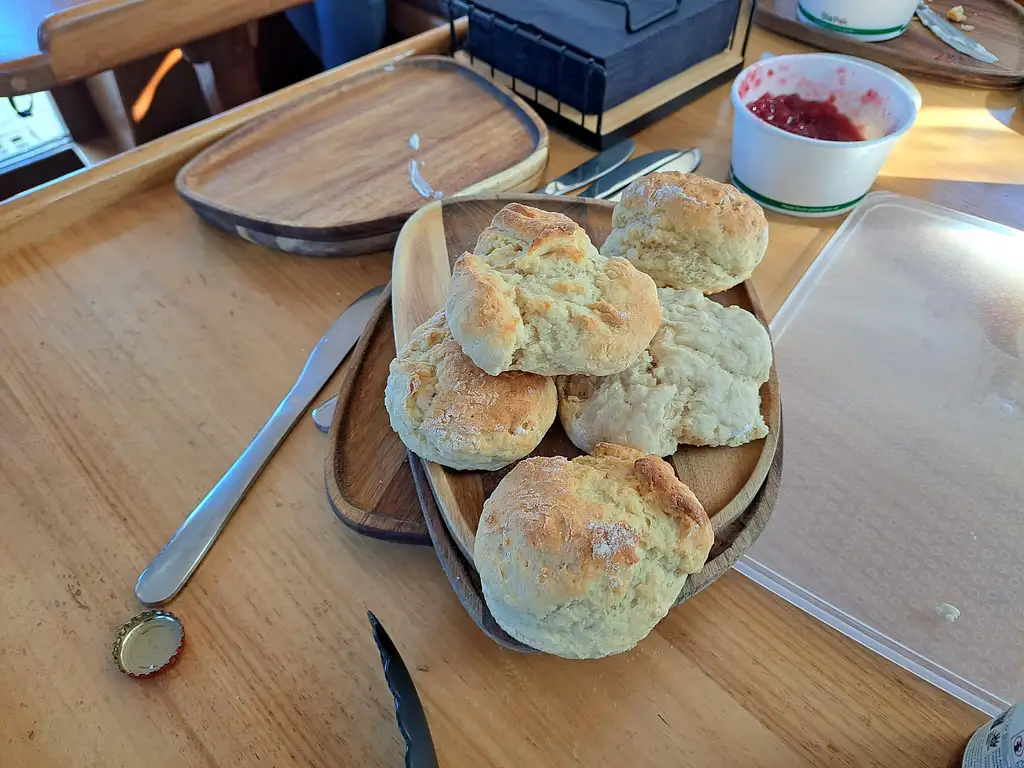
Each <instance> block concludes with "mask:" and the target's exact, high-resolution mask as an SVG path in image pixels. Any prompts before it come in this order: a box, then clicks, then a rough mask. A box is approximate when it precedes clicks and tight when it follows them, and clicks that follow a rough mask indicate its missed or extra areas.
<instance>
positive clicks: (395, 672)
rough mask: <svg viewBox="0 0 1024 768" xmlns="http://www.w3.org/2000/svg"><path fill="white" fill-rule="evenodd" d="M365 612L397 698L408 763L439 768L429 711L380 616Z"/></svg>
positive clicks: (414, 767)
mask: <svg viewBox="0 0 1024 768" xmlns="http://www.w3.org/2000/svg"><path fill="white" fill-rule="evenodd" d="M366 615H367V616H369V617H370V628H371V629H372V630H373V641H374V642H375V643H376V644H377V650H378V651H380V661H381V664H383V665H384V679H385V680H387V682H388V689H389V690H390V691H391V695H392V696H393V697H394V698H395V719H396V720H397V721H398V730H400V731H401V732H402V738H404V739H405V766H406V768H437V752H435V751H434V740H433V739H432V738H430V726H429V725H427V714H426V712H424V711H423V704H421V703H420V697H419V695H418V694H417V693H416V686H415V685H414V684H413V681H412V676H411V675H410V674H409V670H408V668H407V667H406V666H405V662H404V661H402V657H401V655H400V654H399V653H398V649H397V648H396V647H395V644H394V643H393V642H392V641H391V638H390V637H388V633H387V632H386V631H385V629H384V627H383V625H381V623H380V621H378V620H377V617H376V616H374V615H373V612H372V611H367V612H366Z"/></svg>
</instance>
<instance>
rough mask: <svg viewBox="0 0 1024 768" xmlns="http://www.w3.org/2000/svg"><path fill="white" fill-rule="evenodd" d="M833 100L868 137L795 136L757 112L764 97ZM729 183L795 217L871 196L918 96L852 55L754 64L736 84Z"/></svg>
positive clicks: (827, 212)
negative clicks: (752, 108) (752, 105)
mask: <svg viewBox="0 0 1024 768" xmlns="http://www.w3.org/2000/svg"><path fill="white" fill-rule="evenodd" d="M765 93H770V94H772V95H781V94H790V93H795V94H797V95H799V96H801V97H803V98H805V99H811V100H815V101H825V100H828V99H830V98H832V97H834V98H835V103H836V107H837V108H838V109H839V111H840V112H842V113H843V114H845V115H847V116H848V117H849V118H850V119H852V120H853V121H854V123H855V124H857V126H858V127H859V128H860V129H861V131H862V132H863V134H864V135H865V136H866V137H867V138H866V139H865V140H864V141H825V140H822V139H809V138H807V137H805V136H797V135H795V134H792V133H789V132H787V131H784V130H782V129H781V128H777V127H775V126H774V125H770V124H768V123H766V122H764V121H763V120H761V119H760V118H758V117H756V116H755V115H754V114H753V113H752V112H751V111H750V110H749V109H748V108H747V105H748V104H750V103H752V102H754V101H756V100H757V99H758V98H760V97H761V96H762V95H763V94H765ZM732 104H733V112H734V115H733V139H732V168H731V177H732V182H733V184H735V185H736V186H737V187H739V188H740V189H742V190H743V191H744V192H746V193H747V194H749V195H751V196H752V197H753V198H754V199H755V200H757V202H758V203H760V204H761V205H762V206H764V207H765V208H769V209H771V210H775V211H779V212H781V213H788V214H790V215H793V216H807V217H824V216H835V215H837V214H840V213H845V212H846V211H848V210H850V209H851V208H853V206H854V205H856V204H857V203H858V202H859V201H860V199H861V198H862V197H863V196H864V195H865V194H867V192H868V190H870V189H871V185H872V184H873V183H874V181H875V178H876V177H877V176H878V172H879V170H881V168H882V165H883V164H884V163H885V160H886V158H887V157H888V156H889V152H890V151H891V150H892V148H893V145H894V144H895V143H896V141H897V140H898V139H899V138H900V136H902V135H903V134H904V133H906V132H907V131H908V130H910V127H911V126H912V125H913V123H914V120H915V118H916V117H917V110H918V104H917V103H915V99H914V95H913V94H912V93H911V92H910V91H909V90H907V89H906V88H905V87H904V86H903V84H902V83H901V82H900V80H899V79H897V78H896V77H893V76H892V74H891V73H890V72H888V71H885V70H884V68H882V69H880V68H878V67H877V66H876V65H874V64H868V63H866V62H863V61H861V60H860V59H857V58H855V57H852V56H837V55H834V54H829V53H804V54H789V55H785V56H776V57H775V58H772V59H765V60H761V61H757V62H754V63H753V64H751V65H750V66H749V67H747V68H746V69H744V70H743V71H742V72H741V73H740V74H739V76H738V77H737V78H736V80H735V82H734V83H733V86H732Z"/></svg>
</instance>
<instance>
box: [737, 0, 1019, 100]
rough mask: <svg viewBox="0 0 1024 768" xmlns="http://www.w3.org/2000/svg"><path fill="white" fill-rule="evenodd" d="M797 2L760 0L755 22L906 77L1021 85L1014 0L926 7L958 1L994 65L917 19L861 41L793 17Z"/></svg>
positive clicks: (989, 85)
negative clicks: (888, 36) (896, 32)
mask: <svg viewBox="0 0 1024 768" xmlns="http://www.w3.org/2000/svg"><path fill="white" fill-rule="evenodd" d="M797 2H798V0H760V2H758V4H757V10H756V12H755V14H754V22H755V23H756V24H759V25H761V26H762V27H764V28H765V29H769V30H771V31H772V32H777V33H778V34H780V35H785V36H786V37H791V38H793V39H794V40H799V41H801V42H803V43H807V44H809V45H813V46H816V47H818V48H822V49H824V50H826V51H834V52H836V53H845V54H848V55H850V56H860V57H862V58H865V59H870V60H872V61H877V62H878V63H879V64H884V65H885V66H887V67H892V68H893V69H896V70H899V71H900V72H903V73H904V74H908V75H925V76H927V77H933V78H935V79H937V80H942V81H943V82H947V83H954V84H957V85H970V86H978V87H981V88H1005V89H1012V88H1020V87H1021V86H1022V85H1024V7H1021V6H1020V5H1019V4H1018V3H1016V2H1015V1H1014V0H972V2H967V3H962V2H959V0H936V1H935V2H934V3H929V6H930V7H931V8H932V9H933V10H934V11H935V12H936V13H938V14H939V15H941V16H944V15H945V13H946V11H948V10H949V9H950V8H952V7H953V6H954V5H963V7H964V9H965V10H966V12H967V22H966V23H968V24H971V25H973V26H974V29H973V30H972V31H970V32H969V33H966V34H968V35H969V36H970V37H971V38H972V39H974V40H977V41H978V42H979V43H981V44H982V45H984V46H985V47H986V48H987V49H988V50H989V51H991V52H992V53H993V54H995V55H996V56H998V57H999V61H998V62H996V63H994V64H987V63H985V62H983V61H977V60H976V59H972V58H971V57H970V56H965V55H964V54H962V53H958V52H957V51H954V50H953V49H952V48H950V47H949V46H948V45H946V44H945V43H944V42H942V41H941V40H939V39H938V38H937V37H936V36H935V35H933V34H932V33H931V32H930V31H929V30H928V29H927V28H926V27H925V26H924V25H923V24H921V22H920V21H917V20H916V19H915V20H914V21H912V22H911V23H910V27H909V28H908V29H907V31H906V32H904V33H903V34H902V35H900V36H899V37H897V38H895V39H893V40H886V41H885V42H881V43H865V42H863V41H862V40H851V39H849V38H846V37H842V36H840V35H837V34H834V33H832V32H829V31H828V30H825V29H821V28H820V27H812V26H808V25H806V24H804V23H803V22H801V21H799V20H798V18H797Z"/></svg>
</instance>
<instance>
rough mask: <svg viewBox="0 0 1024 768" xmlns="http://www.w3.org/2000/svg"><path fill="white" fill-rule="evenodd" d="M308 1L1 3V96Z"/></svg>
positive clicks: (163, 48)
mask: <svg viewBox="0 0 1024 768" xmlns="http://www.w3.org/2000/svg"><path fill="white" fill-rule="evenodd" d="M305 1H306V0H5V2H3V3H0V96H12V95H13V96H16V95H18V94H19V93H32V92H35V91H42V90H47V89H49V88H52V87H53V86H55V85H60V84H64V83H70V82H73V81H75V80H79V79H81V78H83V77H89V76H90V75H95V74H97V73H99V72H102V71H104V70H106V69H111V68H112V67H115V66H117V65H119V64H125V63H127V62H129V61H134V60H135V59H139V58H142V57H143V56H147V55H149V54H151V53H160V52H162V51H166V50H168V49H170V48H173V47H175V46H177V45H183V44H184V43H188V42H192V41H193V40H198V39H200V38H202V37H206V36H207V35H212V34H214V33H215V32H220V31H222V30H225V29H229V28H231V27H234V26H238V25H239V24H244V23H245V22H247V21H250V20H252V19H258V18H261V17H263V16H267V15H269V14H271V13H276V12H277V11H280V10H283V9H285V8H290V7H292V6H294V5H300V4H302V3H303V2H305Z"/></svg>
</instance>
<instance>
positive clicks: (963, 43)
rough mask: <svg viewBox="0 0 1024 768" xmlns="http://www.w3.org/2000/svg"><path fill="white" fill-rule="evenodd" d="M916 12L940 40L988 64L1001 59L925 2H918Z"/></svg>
mask: <svg viewBox="0 0 1024 768" xmlns="http://www.w3.org/2000/svg"><path fill="white" fill-rule="evenodd" d="M915 13H916V14H917V18H919V19H920V20H921V23H922V24H924V25H925V26H926V27H928V29H930V30H931V31H932V32H933V33H934V34H935V36H936V37H937V38H939V40H941V41H942V42H944V43H945V44H946V45H948V46H949V47H950V48H952V49H954V50H956V51H959V52H960V53H962V54H965V55H966V56H970V57H971V58H972V59H977V60H978V61H984V62H986V63H988V64H994V63H995V62H997V61H999V57H998V56H995V55H993V54H992V52H991V51H989V50H988V49H987V48H986V47H985V46H983V45H982V44H981V43H979V42H977V41H975V40H972V39H971V38H969V37H968V36H967V35H965V34H964V33H963V32H962V31H960V30H959V29H957V28H956V27H954V26H953V25H952V24H950V23H949V22H948V21H946V20H945V19H944V18H942V17H941V16H940V15H939V14H937V13H936V12H935V11H933V10H932V9H931V8H929V7H928V6H927V5H925V4H924V3H918V5H917V10H916V11H915Z"/></svg>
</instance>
